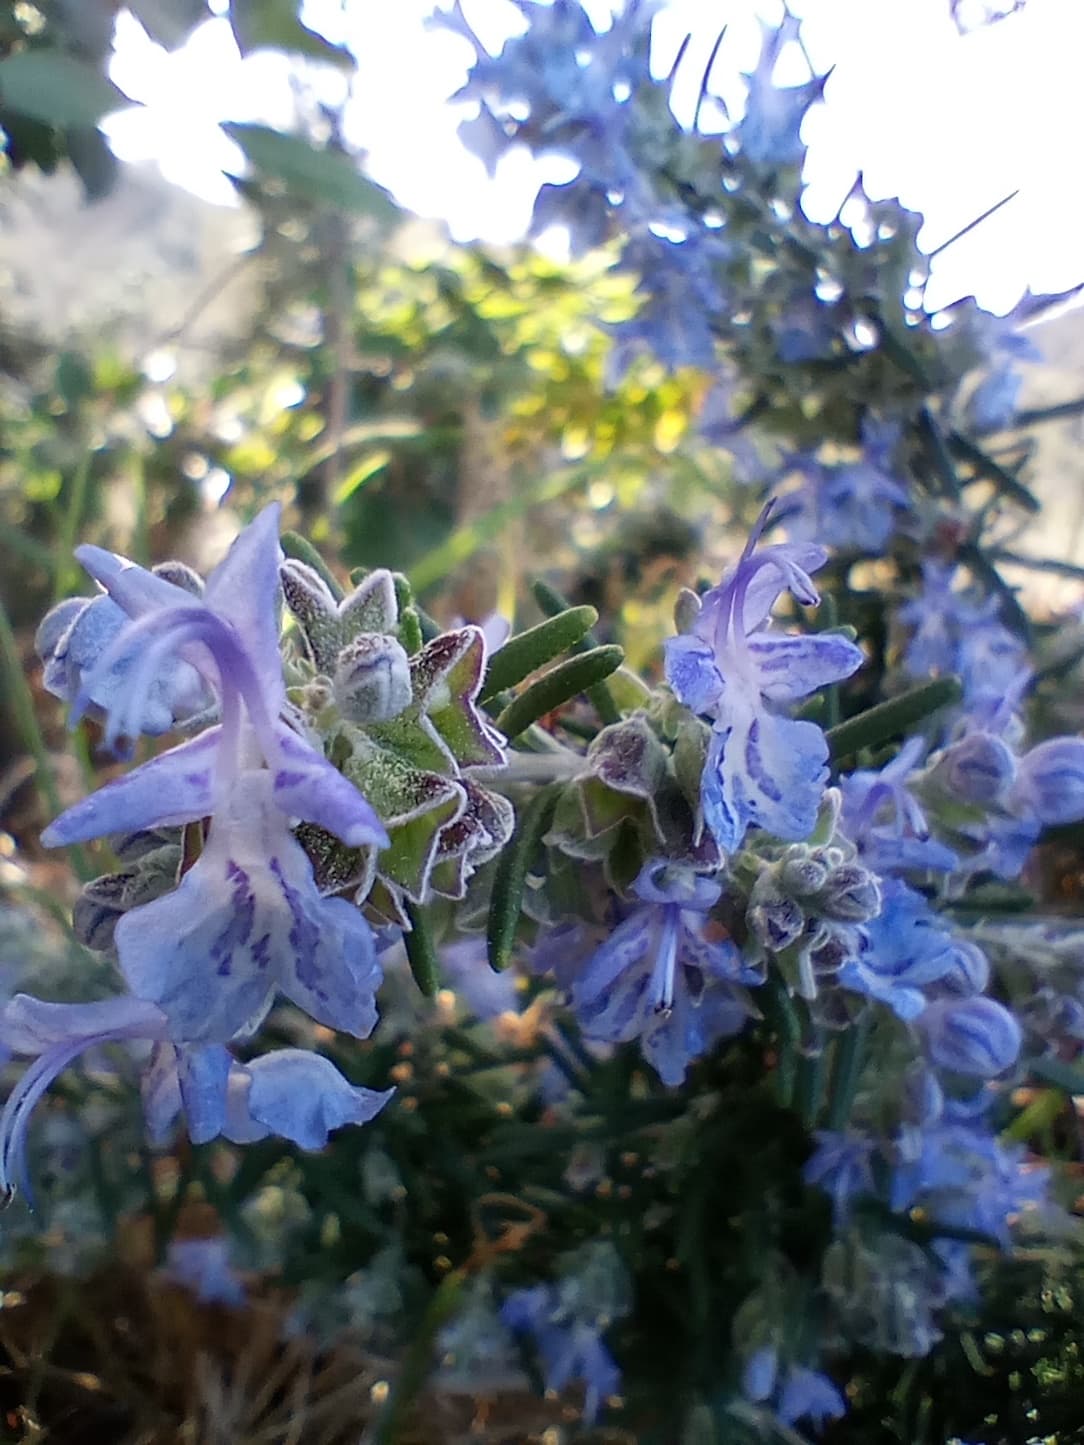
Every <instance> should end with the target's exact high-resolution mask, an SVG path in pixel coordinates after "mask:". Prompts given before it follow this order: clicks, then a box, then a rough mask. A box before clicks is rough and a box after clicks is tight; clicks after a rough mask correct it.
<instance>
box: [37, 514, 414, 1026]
mask: <svg viewBox="0 0 1084 1445" xmlns="http://www.w3.org/2000/svg"><path fill="white" fill-rule="evenodd" d="M277 519H278V508H277V507H276V506H272V507H268V508H267V509H265V511H264V512H263V513H261V515H260V516H259V517H258V518H257V520H256V521H255V522H253V523H252V525H251V526H250V527H248V528H247V529H246V531H245V532H243V533H242V534H241V536H240V537H239V538H238V539H237V541H236V542H235V543H234V546H233V548H232V549H231V551H230V553H229V555H228V556H227V558H226V559H225V561H224V562H223V563H222V564H221V565H220V566H219V567H218V568H216V569H215V571H214V572H213V573H212V574H211V576H210V577H209V578H208V581H207V588H206V593H205V596H204V599H203V600H202V601H200V600H199V599H194V598H192V597H191V596H190V595H189V594H188V593H186V592H183V591H181V589H179V588H176V587H174V586H172V585H171V584H170V583H168V582H166V581H165V580H163V579H161V578H158V577H156V576H154V575H153V574H152V573H148V572H144V571H143V569H142V568H138V567H132V566H130V565H127V564H125V563H124V562H123V561H122V560H121V559H119V558H116V557H113V556H112V554H110V553H101V552H99V550H98V549H96V548H81V549H80V551H79V554H78V555H79V556H80V557H81V559H82V560H83V561H84V562H85V564H86V565H87V567H88V568H89V569H90V570H91V571H93V572H94V574H95V575H96V576H97V577H98V578H99V580H100V581H102V582H103V584H104V585H105V586H106V587H107V588H108V589H109V591H110V594H111V595H112V596H114V597H115V598H116V599H117V600H118V601H119V603H120V604H121V605H122V606H123V607H125V609H126V610H127V611H128V612H129V613H131V614H133V615H134V616H135V617H137V618H138V620H136V621H133V622H132V623H131V624H130V626H129V627H128V628H127V629H126V630H125V631H124V632H123V633H122V634H121V635H120V637H119V638H118V640H117V643H116V644H115V647H117V648H126V647H128V646H129V645H130V643H131V641H132V640H138V641H139V642H140V643H142V644H143V646H142V649H141V651H140V653H139V663H138V666H137V667H135V668H134V669H133V670H132V672H131V674H130V675H129V678H128V686H127V688H126V690H125V691H123V692H122V693H121V694H120V695H119V696H118V697H116V699H115V700H114V705H113V707H112V709H111V711H110V713H109V716H108V722H107V736H116V735H120V734H123V735H125V736H130V735H131V734H132V731H133V721H134V720H136V719H138V718H139V717H140V716H141V713H142V709H143V700H144V698H145V696H146V692H147V689H148V688H149V687H150V685H151V683H152V681H153V678H154V677H155V675H156V673H157V669H158V667H159V665H160V663H161V660H162V659H163V658H165V657H167V656H170V655H173V654H177V653H180V652H181V651H182V650H186V649H188V648H190V647H192V646H193V645H195V644H199V646H198V648H196V650H195V651H194V652H193V656H194V658H196V659H197V660H198V662H199V665H200V666H201V668H203V667H206V669H207V675H208V681H209V682H210V683H211V685H212V686H213V687H214V688H215V689H216V692H217V694H218V696H219V700H220V713H221V722H220V723H219V725H218V726H216V727H213V728H209V729H208V730H207V731H205V732H203V733H201V734H200V735H199V736H198V737H196V738H193V739H191V740H190V741H188V742H185V743H182V744H180V745H179V746H178V747H175V748H172V749H171V750H170V751H168V752H166V753H163V754H161V755H160V756H159V757H157V758H154V759H152V760H151V761H150V762H149V763H145V764H144V765H143V766H142V767H139V768H136V769H134V771H132V772H130V773H128V774H127V775H126V776H124V777H122V778H119V779H118V780H116V781H115V782H113V783H110V784H107V785H106V787H104V788H102V789H100V790H99V791H98V792H97V793H94V794H92V795H91V796H90V797H89V798H86V799H84V800H83V801H82V802H81V803H77V804H76V805H75V806H74V807H73V808H70V809H69V810H68V811H67V812H66V813H64V814H62V816H61V817H60V818H58V819H57V820H56V822H55V823H53V824H52V825H51V826H50V827H49V828H48V829H46V831H45V833H44V834H43V840H44V841H45V842H46V843H49V844H63V843H71V842H77V841H82V840H84V839H87V838H93V837H98V836H101V835H103V834H109V833H137V832H140V831H143V830H145V829H149V828H156V827H165V826H175V825H177V824H180V823H185V822H191V821H194V820H198V819H202V818H205V817H210V819H211V823H210V831H209V834H208V838H207V842H206V846H205V847H204V849H203V851H202V853H201V855H200V857H199V859H198V860H197V862H196V863H195V865H194V866H193V867H192V868H191V869H190V870H189V871H188V872H187V873H185V875H184V877H183V878H182V879H181V882H180V884H179V886H178V887H177V888H176V889H175V890H174V891H173V892H171V893H168V894H166V895H165V896H164V897H162V898H159V899H156V900H155V901H154V902H152V903H148V904H145V905H143V906H142V907H139V908H135V909H133V910H131V912H129V913H128V914H126V915H125V917H124V918H123V919H122V920H121V922H120V923H119V924H118V926H117V930H116V935H115V937H116V946H117V951H118V956H119V959H120V965H121V969H122V971H123V973H124V975H125V977H126V978H127V980H128V982H129V985H130V986H131V988H132V989H133V991H134V992H135V993H136V994H137V996H138V997H140V998H143V999H145V1000H147V1001H149V1002H152V1003H155V1004H157V1005H158V1006H160V1008H161V1009H162V1011H163V1012H164V1013H165V1014H166V1015H167V1017H168V1018H169V1022H170V1028H171V1030H172V1036H173V1038H174V1039H175V1040H176V1041H177V1042H189V1043H191V1042H201V1041H203V1042H207V1041H214V1042H218V1043H227V1042H228V1041H229V1040H230V1039H231V1038H233V1037H234V1036H235V1035H236V1034H237V1033H239V1032H242V1031H246V1030H251V1029H252V1028H254V1027H255V1026H256V1025H257V1024H258V1023H259V1022H260V1020H261V1018H262V1016H263V1014H264V1013H265V1012H266V1010H267V1008H268V1007H269V1006H270V1004H271V1003H272V1001H273V999H274V997H275V993H276V991H277V990H281V991H282V992H283V993H285V994H286V995H287V997H289V998H290V999H291V1000H292V1001H293V1002H295V1003H296V1004H298V1006H299V1007H301V1008H304V1009H305V1010H306V1011H307V1012H308V1013H310V1014H311V1015H312V1017H314V1018H316V1019H317V1020H319V1021H320V1022H322V1023H325V1024H327V1025H328V1026H331V1027H336V1028H341V1029H345V1030H347V1031H348V1032H351V1033H354V1034H355V1035H357V1036H358V1037H365V1036H366V1035H367V1034H368V1033H369V1032H370V1030H371V1029H372V1027H373V1024H374V1023H375V1020H376V1012H375V1005H374V1001H373V994H374V992H375V989H376V987H377V986H378V984H379V982H380V977H381V975H380V971H379V968H378V967H377V965H376V962H375V947H374V942H373V937H372V932H371V930H370V928H369V926H368V924H367V923H366V922H365V921H364V920H363V919H362V917H361V915H360V914H359V913H358V912H357V910H356V909H354V908H352V907H351V906H350V905H349V904H347V903H346V902H345V901H343V900H341V899H334V898H330V899H322V898H321V897H320V896H319V894H318V892H317V889H316V885H315V882H314V880H313V876H312V869H311V866H310V864H309V862H308V859H307V858H306V856H305V854H304V852H303V851H302V849H301V847H300V845H299V844H298V843H297V842H296V840H295V839H294V838H293V836H292V834H291V831H290V828H291V823H292V822H293V821H294V820H295V819H303V820H305V821H308V822H313V823H317V824H319V825H320V826H322V827H324V828H326V829H327V830H328V831H329V832H331V833H333V834H335V835H336V836H337V837H339V838H341V839H342V841H343V842H345V843H347V844H349V845H350V846H353V847H359V846H364V845H366V844H370V845H371V844H377V845H384V844H386V843H387V835H386V833H385V832H384V829H383V827H382V825H381V823H380V821H379V819H378V818H377V816H376V814H375V813H374V811H373V809H372V808H371V807H370V805H369V804H368V803H367V802H366V800H365V799H364V798H363V797H362V795H361V794H360V793H359V792H358V791H357V789H356V788H355V787H354V786H353V784H351V783H350V782H348V781H347V780H346V779H345V778H344V777H343V776H342V775H341V774H340V773H339V772H338V771H337V770H336V769H335V768H334V767H333V766H332V765H331V764H330V763H329V762H327V761H326V760H325V759H324V757H323V756H322V754H321V753H319V752H317V751H316V750H315V749H314V748H313V747H312V746H310V744H309V743H308V742H307V741H305V740H304V739H303V738H302V737H301V736H300V735H299V734H297V733H296V732H294V731H292V729H291V728H290V727H289V726H288V725H287V724H286V723H285V722H284V721H283V720H282V716H281V715H282V713H283V712H284V711H285V708H286V696H285V688H284V684H283V677H282V663H281V659H280V655H279V648H278V609H277V599H278V562H279V556H280V553H279V546H278V538H277ZM112 661H113V659H112V657H111V653H110V651H107V652H106V654H105V655H104V657H103V658H102V659H101V661H100V662H99V664H98V668H97V669H96V670H95V674H96V673H97V672H98V671H107V670H108V668H109V667H110V666H111V664H112ZM88 685H89V686H91V687H92V686H93V676H92V678H91V681H90V683H89V684H88ZM79 706H80V704H79V703H77V705H76V707H77V711H78V709H79ZM264 764H266V766H263V765H264Z"/></svg>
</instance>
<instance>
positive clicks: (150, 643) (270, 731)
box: [42, 503, 387, 847]
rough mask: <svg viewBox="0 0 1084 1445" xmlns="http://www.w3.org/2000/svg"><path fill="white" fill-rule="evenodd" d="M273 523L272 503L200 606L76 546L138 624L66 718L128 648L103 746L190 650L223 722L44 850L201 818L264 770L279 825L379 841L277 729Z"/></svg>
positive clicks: (134, 727) (375, 828)
mask: <svg viewBox="0 0 1084 1445" xmlns="http://www.w3.org/2000/svg"><path fill="white" fill-rule="evenodd" d="M278 516H279V507H278V504H277V503H273V504H272V505H271V506H269V507H265V508H264V510H263V511H262V512H261V513H260V515H259V516H258V517H257V518H256V520H255V521H254V522H253V523H252V524H251V525H250V526H249V527H247V528H246V529H245V531H244V532H242V533H241V535H240V536H239V537H238V538H237V540H236V541H235V542H234V544H233V546H232V547H231V549H230V552H229V554H228V556H227V557H226V558H225V560H224V561H223V562H221V563H220V564H219V566H218V567H216V568H215V569H214V571H213V572H212V573H211V575H210V576H209V577H208V579H207V586H206V591H205V594H204V597H203V598H202V599H200V598H197V597H193V596H192V595H191V593H188V592H186V591H184V590H183V589H182V588H180V587H177V586H175V585H173V584H172V583H170V582H167V581H166V580H165V579H164V578H161V577H158V576H156V575H155V574H154V573H151V572H147V571H144V569H143V568H142V567H136V566H134V565H133V564H131V563H129V562H126V561H125V559H124V558H122V557H116V556H114V554H113V553H111V552H103V551H102V549H101V548H99V547H79V548H77V549H76V556H77V557H78V558H79V559H80V561H81V562H82V563H83V564H84V566H85V567H86V568H87V570H88V571H89V572H90V573H91V574H92V575H93V576H95V577H96V578H97V579H98V581H99V582H101V583H102V585H103V586H104V587H105V588H106V590H107V591H108V592H109V594H110V596H111V597H112V598H113V599H114V600H115V601H116V602H117V603H118V604H119V605H120V606H121V607H122V608H123V609H124V610H125V612H126V613H127V614H128V615H129V616H130V617H132V618H133V619H136V620H133V622H132V623H131V624H130V625H129V626H128V627H127V628H125V629H124V631H123V632H122V633H121V634H120V636H119V637H118V638H117V639H116V641H115V643H114V644H113V647H111V648H109V649H107V651H106V652H105V654H104V655H103V656H102V657H101V658H100V660H99V662H98V665H97V667H95V668H94V670H93V672H92V673H91V675H90V676H89V677H88V678H85V679H84V683H83V687H82V689H81V692H80V695H79V697H78V698H77V700H76V705H75V711H74V718H76V719H77V718H78V717H79V716H80V715H81V714H82V712H83V711H84V710H85V708H86V707H87V706H88V705H89V702H90V700H91V698H92V695H93V693H94V691H95V688H96V682H97V679H98V676H99V674H100V675H101V676H108V675H109V672H110V670H111V668H112V666H113V663H114V661H115V658H114V656H113V655H112V654H113V653H114V652H115V651H117V652H120V654H121V655H127V654H128V652H129V650H130V649H134V650H135V653H136V656H137V657H138V665H137V666H136V667H134V668H133V669H132V670H131V672H130V674H129V675H128V678H127V685H126V686H125V688H124V689H123V690H121V691H119V692H118V693H117V694H116V695H114V697H113V699H112V701H111V704H110V707H109V711H108V714H107V719H106V742H107V744H108V745H112V744H114V743H115V742H116V741H117V739H118V738H122V737H123V738H131V737H134V736H136V735H137V734H138V732H139V721H140V719H141V717H142V716H143V713H144V710H145V707H146V701H147V697H148V695H149V693H150V691H151V689H152V688H153V686H154V684H155V680H156V678H157V676H158V672H159V668H160V666H161V664H162V663H163V662H164V661H165V660H166V659H168V658H170V657H173V656H178V655H184V656H187V655H188V652H189V650H190V649H193V651H192V658H193V661H194V662H195V664H196V665H197V666H198V667H199V668H200V671H201V672H204V671H205V675H206V677H207V681H208V683H209V684H210V685H211V687H212V688H214V689H215V691H216V693H217V695H218V698H219V704H220V711H221V723H220V725H219V726H217V727H214V728H209V729H208V730H207V731H206V732H203V733H201V734H200V735H199V736H198V737H196V738H193V739H191V740H190V741H188V742H185V743H181V744H180V746H178V747H175V748H171V749H170V750H169V751H168V752H165V753H162V754H161V755H160V756H158V757H157V758H154V759H152V760H151V761H150V762H149V763H145V764H144V765H143V766H142V767H139V768H135V769H134V770H133V771H132V772H130V773H128V774H127V775H126V776H124V777H123V778H119V779H117V780H116V781H115V782H113V783H110V784H107V785H106V787H104V788H101V789H99V791H98V792H97V793H94V794H92V795H91V796H90V797H89V798H86V799H84V800H83V802H81V803H77V804H76V805H75V807H73V808H69V809H68V811H67V812H66V813H63V814H62V815H61V816H60V817H59V818H58V819H57V820H56V821H55V822H54V823H52V824H51V825H50V827H49V828H47V829H46V830H45V832H44V833H43V834H42V839H43V841H44V842H45V843H46V845H47V846H50V847H51V846H58V845H64V844H67V843H75V842H83V841H86V840H87V839H89V838H97V837H102V836H104V835H106V834H109V833H135V832H140V831H142V830H144V829H147V828H155V827H168V826H173V825H176V824H178V823H184V822H190V821H192V820H194V819H198V818H203V817H206V816H207V815H208V814H212V813H213V812H214V811H215V804H216V802H217V801H219V800H225V798H227V797H228V794H229V791H230V788H231V787H232V785H233V784H234V782H235V781H236V779H237V778H238V777H239V776H240V775H241V773H242V772H243V771H245V770H246V769H247V768H249V767H252V766H256V767H258V766H259V765H260V764H261V763H263V764H266V765H267V767H268V768H269V770H270V772H271V778H272V789H273V797H274V800H275V804H276V806H277V807H278V808H279V809H280V810H281V811H282V813H283V814H284V816H287V817H292V818H298V819H302V820H303V821H305V822H309V823H317V824H319V825H320V826H321V827H324V828H326V829H327V830H328V831H329V832H331V833H334V834H335V836H336V837H338V838H341V839H342V841H343V842H344V843H347V844H349V845H350V846H352V847H361V846H364V845H366V844H373V843H376V844H378V845H379V846H385V845H386V844H387V834H386V833H385V832H384V829H383V827H382V826H381V823H380V820H379V819H378V818H377V816H376V814H375V813H374V812H373V809H372V808H371V807H370V806H369V804H368V803H367V802H366V801H365V799H364V798H363V797H362V796H361V794H360V793H359V792H358V791H357V789H356V788H355V787H354V786H353V784H352V783H349V782H347V780H346V779H345V778H344V777H343V776H342V774H341V773H339V772H338V771H337V770H336V769H335V768H334V767H333V766H332V764H331V763H329V762H327V761H326V759H325V758H324V757H323V756H322V755H321V754H320V753H318V752H317V751H316V750H315V749H314V748H313V747H312V746H311V745H310V744H309V743H308V742H307V741H306V740H305V739H303V738H302V737H301V736H300V735H299V734H298V733H297V732H295V731H293V729H292V728H291V727H290V726H289V725H288V724H287V723H286V722H285V721H284V720H283V716H282V714H283V713H284V712H285V710H286V689H285V684H284V682H283V676H282V659H281V656H280V653H279V623H278V596H279V584H278V564H279V558H280V556H281V552H280V549H279V545H278Z"/></svg>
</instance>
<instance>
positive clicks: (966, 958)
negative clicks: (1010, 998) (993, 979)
mask: <svg viewBox="0 0 1084 1445" xmlns="http://www.w3.org/2000/svg"><path fill="white" fill-rule="evenodd" d="M949 959H950V960H951V961H950V962H949V966H948V969H947V971H946V972H945V974H944V976H943V978H942V980H941V982H942V983H943V984H944V985H945V986H946V987H947V988H949V989H950V990H951V991H952V992H953V993H956V994H962V995H964V996H965V997H966V996H967V995H970V994H976V993H982V991H983V989H984V988H985V987H986V985H987V984H988V983H989V981H990V965H989V963H988V962H987V959H986V955H985V953H983V951H982V949H981V948H979V946H978V944H976V943H969V942H968V941H967V940H966V939H960V938H957V939H954V940H953V944H952V949H951V951H950V954H949Z"/></svg>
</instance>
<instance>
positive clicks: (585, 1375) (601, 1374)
mask: <svg viewBox="0 0 1084 1445" xmlns="http://www.w3.org/2000/svg"><path fill="white" fill-rule="evenodd" d="M501 1320H502V1322H503V1323H504V1324H505V1325H507V1327H508V1328H509V1329H511V1330H514V1331H516V1333H518V1334H529V1335H531V1336H532V1337H533V1339H534V1342H535V1346H536V1348H537V1350H538V1353H539V1356H540V1357H541V1360H542V1368H543V1372H544V1376H545V1383H546V1389H547V1390H553V1391H554V1392H555V1393H558V1394H559V1393H560V1392H561V1391H562V1390H564V1389H566V1388H567V1387H568V1386H569V1385H571V1384H573V1383H575V1382H580V1383H582V1384H583V1385H584V1386H585V1390H586V1393H585V1396H584V1405H583V1417H584V1419H585V1421H586V1422H587V1423H588V1424H591V1423H593V1422H594V1421H595V1419H597V1417H598V1412H599V1408H600V1406H601V1405H602V1403H603V1401H604V1400H606V1399H607V1398H608V1396H610V1395H614V1394H616V1393H617V1390H618V1387H619V1385H620V1383H621V1372H620V1371H619V1369H618V1368H617V1365H616V1363H615V1362H614V1358H613V1356H612V1355H611V1354H610V1352H609V1350H608V1349H607V1348H606V1346H605V1344H604V1343H603V1339H602V1329H603V1324H602V1322H600V1321H599V1320H598V1319H595V1318H589V1317H586V1316H584V1315H580V1314H576V1313H572V1312H570V1311H569V1310H568V1309H567V1308H566V1307H565V1304H564V1301H563V1300H562V1297H561V1291H560V1290H559V1289H558V1288H557V1287H555V1286H553V1285H543V1284H539V1285H534V1286H533V1287H532V1288H531V1289H520V1290H516V1291H515V1292H514V1293H513V1294H510V1295H509V1296H508V1298H507V1300H506V1301H505V1303H504V1306H503V1308H502V1310H501Z"/></svg>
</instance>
